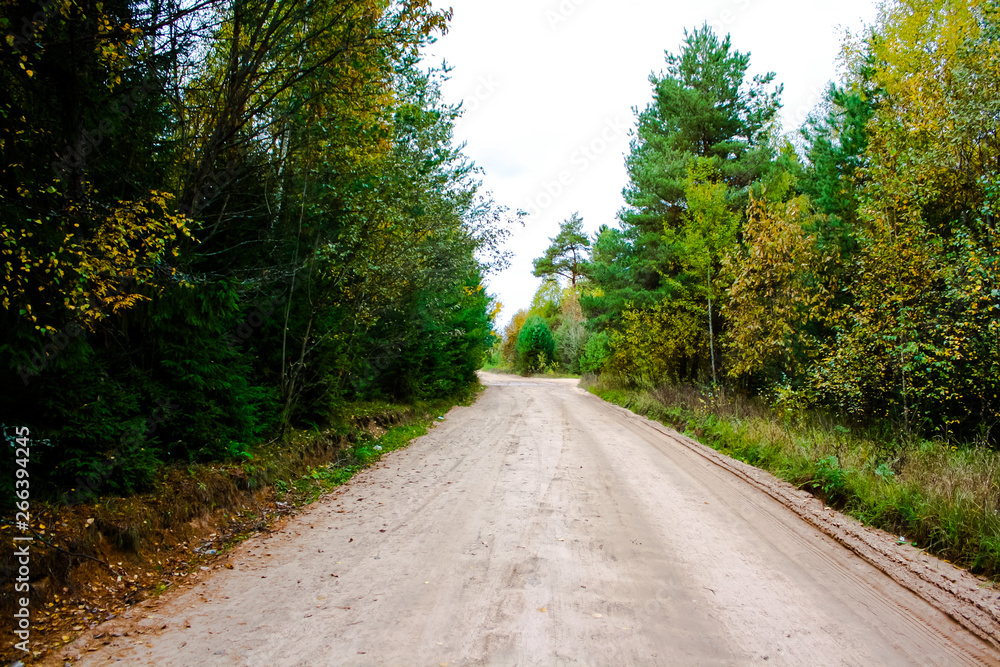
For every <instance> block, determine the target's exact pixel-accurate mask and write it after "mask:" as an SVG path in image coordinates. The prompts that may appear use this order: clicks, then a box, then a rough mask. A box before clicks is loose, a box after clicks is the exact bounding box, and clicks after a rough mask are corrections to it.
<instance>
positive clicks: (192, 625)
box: [81, 374, 997, 666]
mask: <svg viewBox="0 0 1000 667" xmlns="http://www.w3.org/2000/svg"><path fill="white" fill-rule="evenodd" d="M483 377H484V381H485V382H486V383H487V384H489V385H490V387H489V388H488V390H487V391H486V392H485V393H484V394H483V396H482V397H481V398H480V399H479V401H478V402H477V403H476V404H475V405H474V406H472V407H468V408H458V409H456V410H454V411H452V412H451V413H449V415H448V418H447V419H446V420H445V421H444V422H440V423H439V424H438V426H437V427H436V428H435V429H433V430H432V431H431V433H430V434H428V435H427V436H425V437H424V438H422V439H420V440H418V441H416V442H415V443H414V444H413V445H411V446H410V447H409V448H408V449H406V450H403V451H399V452H395V453H393V454H391V455H390V456H387V457H386V458H385V459H384V460H383V462H382V463H380V464H379V465H378V466H377V467H375V468H373V469H371V470H368V471H366V472H364V473H362V474H361V475H360V476H359V477H357V478H356V479H355V481H354V482H352V483H351V484H350V485H349V486H347V487H344V488H343V489H342V490H341V491H340V492H338V493H337V494H335V495H333V496H331V497H329V498H327V499H326V500H324V501H322V502H320V503H318V504H316V505H314V506H312V507H311V508H309V509H307V510H306V511H304V512H303V513H302V514H300V515H299V516H297V517H295V518H294V519H292V520H291V521H290V522H289V523H288V524H287V525H286V526H285V528H284V529H283V530H282V531H280V532H279V533H276V534H274V535H271V536H267V537H262V538H256V539H253V540H250V541H248V542H247V543H245V544H244V545H242V546H241V547H239V548H238V549H237V550H236V551H235V552H234V553H233V555H232V560H231V562H232V563H233V564H234V566H235V568H234V569H233V570H224V569H220V570H218V571H215V572H212V573H210V574H209V575H207V576H205V577H204V578H203V580H201V581H200V582H196V583H195V584H194V585H193V586H190V587H188V588H185V589H183V590H179V591H176V592H175V593H173V594H168V595H166V596H164V597H162V598H161V599H160V600H158V601H157V602H155V603H154V604H151V605H147V606H145V607H144V608H142V609H141V610H137V621H138V618H139V617H140V616H141V617H143V620H141V621H139V622H138V627H137V626H136V625H134V624H133V625H132V626H131V628H130V631H129V635H128V636H119V637H113V636H112V635H111V634H108V635H107V636H105V637H104V638H103V639H101V640H98V641H95V642H92V643H91V644H90V646H89V649H90V650H89V651H88V647H87V646H83V647H81V653H82V655H83V659H82V663H83V664H88V665H93V664H114V663H115V662H116V661H120V662H118V664H127V665H146V664H149V665H185V666H186V665H202V664H209V665H267V666H272V665H330V664H350V665H355V664H357V665H432V666H434V665H444V664H447V665H479V664H488V665H556V664H566V665H569V664H579V665H611V664H614V665H675V664H676V665H691V664H703V665H704V664H740V665H742V664H769V665H772V664H783V665H841V664H843V665H881V664H938V665H957V664H977V663H979V664H996V663H997V654H996V653H994V652H993V649H992V648H990V647H989V646H988V645H987V644H986V643H985V642H983V641H981V640H980V639H978V638H977V637H976V636H975V635H973V634H972V633H970V632H968V631H966V630H964V629H963V628H962V627H960V626H959V625H958V624H957V623H956V622H954V621H952V620H951V619H950V618H949V617H948V616H947V615H945V614H944V613H942V612H941V611H939V610H938V608H936V607H935V606H932V605H931V604H928V603H927V602H925V601H924V600H923V599H922V598H921V597H918V596H917V595H915V594H913V593H912V592H910V591H909V590H907V589H906V588H904V587H902V586H900V585H899V584H897V583H895V582H894V581H893V580H892V579H890V577H888V576H886V575H885V574H884V573H882V572H881V571H879V570H878V569H876V568H874V567H873V566H872V565H870V564H869V563H868V562H867V561H866V560H864V559H863V558H860V557H858V556H856V555H855V554H853V553H852V552H851V551H849V550H848V549H846V548H844V547H843V546H841V545H840V544H839V543H838V542H837V541H835V540H834V539H831V538H830V537H828V536H827V535H826V534H824V533H822V532H820V531H818V530H817V529H815V528H813V527H812V526H810V525H809V524H807V523H806V522H805V521H803V520H802V519H801V518H800V517H799V516H798V515H797V514H795V513H793V512H792V511H789V510H788V509H787V508H786V507H784V506H783V505H782V504H780V503H779V502H777V501H776V500H774V499H773V498H772V497H771V495H768V494H766V493H764V492H762V491H761V490H760V489H759V488H757V487H755V486H754V485H753V484H751V483H749V482H748V481H747V480H745V479H742V478H741V477H740V476H738V475H735V474H733V472H731V471H729V470H726V469H724V468H722V467H720V466H719V465H717V464H716V463H713V461H712V460H710V459H709V458H706V456H705V455H702V454H699V453H698V451H696V446H692V445H690V444H684V443H683V442H682V441H681V440H680V439H676V438H672V437H671V436H670V435H669V433H668V432H666V430H665V429H663V428H662V427H654V426H653V425H651V424H650V423H649V422H647V421H645V420H643V419H640V418H638V417H635V416H633V415H631V414H630V413H626V412H625V411H623V410H621V409H619V408H616V407H614V406H610V405H608V404H605V403H603V402H601V401H600V400H598V399H597V398H595V397H593V396H590V395H588V394H586V393H585V392H583V391H582V390H580V389H578V388H576V386H575V384H576V383H575V382H573V381H559V380H555V381H553V380H549V381H542V380H522V379H520V378H512V377H506V376H496V375H485V374H484V376H483ZM801 502H808V501H806V500H802V501H801ZM819 508H820V510H822V505H819ZM831 514H832V513H831ZM928 563H929V562H928ZM926 566H927V567H930V568H938V569H940V568H941V567H950V566H947V565H945V564H940V563H936V564H935V563H929V564H927V565H926ZM936 571H938V570H935V572H936ZM955 572H957V570H956V571H955ZM949 576H950V575H949ZM968 583H969V582H963V581H959V582H958V583H957V584H956V585H968ZM973 588H974V587H973ZM993 597H994V598H995V597H996V596H995V595H994V596H993ZM937 607H940V605H937ZM987 615H988V614H987ZM985 623H987V625H988V622H985ZM163 626H166V627H165V628H163ZM112 629H113V628H112ZM102 630H103V631H105V632H107V631H109V628H103V629H99V631H102ZM124 631H125V629H124V627H119V632H118V633H115V634H121V633H122V632H124ZM108 641H110V644H105V645H102V643H103V642H108ZM95 649H96V650H95Z"/></svg>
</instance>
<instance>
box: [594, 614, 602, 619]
mask: <svg viewBox="0 0 1000 667" xmlns="http://www.w3.org/2000/svg"><path fill="white" fill-rule="evenodd" d="M594 618H604V616H602V615H601V614H594Z"/></svg>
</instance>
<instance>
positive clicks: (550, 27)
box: [426, 0, 876, 326]
mask: <svg viewBox="0 0 1000 667" xmlns="http://www.w3.org/2000/svg"><path fill="white" fill-rule="evenodd" d="M437 3H438V5H439V6H442V7H445V6H450V7H452V8H453V9H454V12H455V16H454V19H453V21H452V23H451V29H450V31H449V33H448V34H447V35H446V36H444V37H442V38H441V39H440V40H439V41H438V42H437V44H435V45H433V46H432V47H430V48H429V49H428V50H427V52H426V54H427V58H428V63H429V64H431V63H440V62H441V60H446V61H447V62H448V64H449V65H451V66H452V67H453V68H454V71H453V72H452V74H451V80H450V81H449V82H448V83H447V84H446V86H445V94H446V96H447V98H448V99H449V100H452V101H458V100H464V101H465V109H466V113H465V116H464V117H463V118H462V119H461V120H460V121H459V123H458V125H457V127H456V136H457V139H458V140H459V141H463V142H466V143H467V147H466V154H467V155H468V156H469V157H470V158H472V159H473V160H474V161H475V162H476V164H478V165H479V166H480V167H482V168H483V170H484V171H485V175H484V177H483V182H484V185H485V187H486V189H488V190H489V191H490V192H491V193H492V194H493V197H494V199H495V200H496V201H497V203H499V204H503V205H506V206H508V207H510V208H511V209H514V210H516V209H523V210H525V211H528V212H529V215H528V217H527V218H526V219H525V222H526V224H525V226H524V227H517V228H516V229H515V232H514V237H513V238H512V240H511V242H510V244H509V249H510V250H512V251H513V252H514V261H513V263H512V265H511V268H510V269H509V270H507V271H505V272H503V273H501V274H497V275H493V276H491V277H490V279H489V285H488V287H489V291H490V292H491V293H492V294H493V295H494V296H496V297H498V298H499V299H500V301H501V302H502V303H503V305H504V309H503V312H502V313H501V315H500V318H499V321H498V325H499V326H502V325H503V324H504V323H505V322H506V321H507V320H509V319H510V316H511V315H513V313H514V312H515V311H516V310H517V309H519V308H525V307H527V306H528V305H529V304H530V303H531V297H532V295H533V294H534V292H535V289H536V288H537V286H538V284H539V282H540V281H539V280H538V279H537V278H534V277H533V276H532V275H531V270H532V267H531V260H532V259H533V258H535V257H538V256H540V255H541V254H542V253H543V252H544V251H545V248H546V247H548V245H549V237H552V236H555V235H556V234H557V233H558V229H559V223H560V222H561V221H563V220H564V219H566V218H567V217H569V216H570V215H571V214H572V213H573V212H574V211H579V212H580V215H581V216H582V217H583V220H584V228H585V229H586V230H587V231H588V232H589V233H593V232H594V231H595V230H597V228H598V227H600V226H601V225H602V224H609V225H611V224H615V222H616V220H617V217H616V214H617V212H618V211H619V210H620V209H621V208H622V206H624V200H623V199H622V195H621V192H622V188H623V187H625V184H626V182H627V177H626V172H625V167H624V156H625V154H626V153H627V152H628V138H629V136H628V135H629V131H630V130H631V128H632V127H633V126H634V119H635V116H634V113H633V111H632V109H633V107H636V106H638V107H640V108H644V107H645V106H646V104H647V103H648V102H649V101H650V100H651V99H652V90H651V88H650V84H649V74H650V73H651V72H653V71H656V72H657V73H659V72H660V71H662V69H663V67H664V51H665V50H669V51H671V52H674V53H676V52H678V51H679V45H680V43H681V40H682V39H683V37H684V29H685V28H687V29H689V30H690V29H691V28H694V27H696V26H700V25H702V23H704V22H706V21H707V22H708V24H709V25H711V26H713V27H714V28H715V29H716V32H719V33H720V34H725V33H730V34H731V35H732V41H733V45H734V47H735V48H736V49H738V50H740V51H743V52H747V51H749V52H750V54H751V59H750V68H751V73H763V72H767V71H774V72H776V73H777V79H776V81H777V82H779V83H783V84H784V86H785V92H784V95H783V102H784V109H783V110H782V121H783V125H784V129H785V131H790V130H793V129H796V128H798V127H799V125H801V123H802V121H803V120H804V119H805V117H806V115H807V114H808V113H809V112H810V111H811V110H812V108H813V107H814V106H815V105H816V104H817V102H819V100H820V97H821V94H822V90H823V88H824V87H825V85H826V83H827V82H828V81H830V80H833V79H835V78H837V77H838V76H839V71H840V70H839V63H838V55H839V52H840V44H841V37H842V34H843V30H844V29H845V28H847V29H852V30H856V29H857V28H859V27H861V26H862V25H863V24H864V23H871V22H872V21H873V20H874V18H875V14H876V2H875V0H839V1H837V2H830V1H829V0H799V1H797V2H796V1H793V0H709V1H699V0H694V1H691V0H688V1H686V2H678V1H676V0H659V1H657V0H562V1H560V0H505V1H503V2H486V1H484V0H437Z"/></svg>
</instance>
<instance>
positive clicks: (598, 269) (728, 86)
mask: <svg viewBox="0 0 1000 667" xmlns="http://www.w3.org/2000/svg"><path fill="white" fill-rule="evenodd" d="M666 65H667V67H666V71H664V72H663V73H661V74H652V75H651V76H650V79H649V80H650V83H651V85H652V88H653V95H652V97H653V99H652V100H651V101H650V102H649V104H648V105H647V106H646V108H645V109H644V110H642V111H641V112H639V111H637V122H636V129H635V134H634V136H633V138H632V141H631V150H630V154H629V156H628V157H627V159H626V166H627V169H628V174H629V183H628V185H627V187H626V188H625V191H624V195H625V201H626V203H627V204H628V206H627V207H626V208H625V209H623V210H622V212H621V213H620V214H619V217H620V220H621V227H622V229H621V231H618V230H610V229H609V230H602V232H601V233H600V235H599V236H598V239H597V241H596V242H595V246H594V258H593V262H592V269H591V274H592V276H593V278H592V282H593V284H594V288H595V289H594V290H593V291H592V292H591V294H588V295H586V296H585V297H584V299H583V304H584V307H585V309H586V310H587V313H588V316H590V317H592V318H593V319H594V322H593V329H594V330H603V329H606V328H610V329H611V330H612V332H613V333H614V335H612V336H611V338H610V340H611V342H612V343H613V345H617V348H616V349H617V352H616V353H615V355H614V356H613V357H612V360H611V362H610V367H611V368H612V369H617V370H618V371H619V372H621V373H624V374H626V375H629V376H634V377H642V378H644V379H646V380H652V381H656V380H658V379H659V378H657V377H655V375H656V373H664V374H665V377H671V378H675V379H679V380H684V381H698V380H703V379H706V378H709V379H710V378H712V377H714V375H715V371H716V367H717V366H718V364H717V363H716V361H715V359H714V357H715V341H714V338H715V335H716V334H717V333H719V332H720V331H721V330H724V327H725V321H724V318H723V317H722V314H723V313H724V310H723V309H722V308H720V306H724V295H725V293H726V291H727V287H728V286H727V285H726V284H725V283H724V281H723V279H722V276H720V269H721V265H722V259H723V257H724V256H725V255H726V254H727V253H728V252H729V251H730V250H731V247H732V246H733V244H735V243H736V242H737V239H738V238H739V232H740V227H741V225H742V222H743V218H744V209H745V206H746V202H747V198H748V195H749V192H750V186H751V184H753V183H755V182H757V181H759V180H761V179H763V178H765V177H767V176H768V175H769V173H770V172H771V171H772V161H773V156H774V153H775V151H774V147H773V145H772V141H771V137H772V134H773V129H774V123H775V120H776V116H777V112H778V109H779V108H780V95H781V90H782V89H781V86H773V87H772V83H773V81H774V77H775V75H774V73H773V72H770V73H767V74H764V75H758V76H754V77H752V78H751V77H749V76H748V74H747V71H748V69H749V66H750V55H749V54H745V53H740V52H739V51H736V50H734V49H733V48H732V44H731V41H730V39H729V37H728V36H726V37H725V38H720V37H719V36H717V35H716V34H715V33H714V32H713V31H712V29H711V28H709V27H708V26H707V25H705V26H703V27H701V28H698V29H695V30H694V31H692V32H685V38H684V42H683V43H682V45H681V49H680V52H679V53H678V54H672V53H670V52H667V53H666ZM720 302H721V303H720ZM672 319H675V320H676V321H673V322H672V321H671V320H672ZM698 321H700V322H702V323H703V327H700V328H699V327H696V326H694V325H695V323H696V322H698ZM685 336H694V337H695V339H694V340H682V338H683V337H685ZM625 349H627V350H628V352H627V353H624V352H622V350H625ZM665 354H675V355H677V356H676V357H675V358H667V357H665V356H664V355H665ZM629 355H639V356H640V357H643V358H644V359H645V360H647V361H649V362H650V363H648V364H644V362H641V361H640V360H630V359H628V358H627V357H628V356H629ZM637 364H638V365H639V366H642V367H641V368H639V366H637Z"/></svg>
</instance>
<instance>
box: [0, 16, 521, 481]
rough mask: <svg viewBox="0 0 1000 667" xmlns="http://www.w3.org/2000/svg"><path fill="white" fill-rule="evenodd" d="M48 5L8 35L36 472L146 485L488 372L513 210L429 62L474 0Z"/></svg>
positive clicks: (10, 171) (19, 332)
mask: <svg viewBox="0 0 1000 667" xmlns="http://www.w3.org/2000/svg"><path fill="white" fill-rule="evenodd" d="M34 9H35V8H30V11H29V8H28V6H27V5H25V4H24V3H7V4H6V5H4V7H3V9H2V10H0V12H2V13H0V17H2V18H4V19H5V20H6V21H7V23H6V25H14V23H17V24H18V30H20V29H21V26H20V23H19V19H20V18H21V16H25V15H27V16H30V15H31V14H32V13H33V12H34ZM43 13H45V16H44V17H41V22H40V23H39V24H38V25H37V26H35V28H36V30H35V31H34V34H33V35H32V38H31V39H29V40H24V39H21V37H19V36H18V35H15V34H13V33H12V34H11V35H6V33H4V36H5V37H7V38H8V39H6V44H5V49H6V50H5V51H3V53H0V80H2V81H3V90H4V91H5V94H4V95H3V96H0V98H2V99H0V153H2V156H3V159H2V163H0V193H2V197H3V200H4V203H5V206H4V207H3V208H2V210H0V257H3V259H2V260H0V273H2V274H3V280H2V281H0V282H2V286H0V289H2V292H0V298H2V301H3V310H2V311H0V317H2V318H3V327H0V374H2V379H0V386H2V387H3V389H2V390H0V422H3V423H5V424H13V423H15V422H16V423H18V424H25V425H28V426H30V427H31V428H32V432H33V433H36V434H37V435H38V437H39V439H44V440H45V441H47V442H48V443H49V444H48V445H47V446H45V447H40V448H39V450H38V457H39V461H38V465H39V467H38V469H37V472H35V473H33V478H32V479H33V485H32V489H33V493H37V494H38V497H42V495H43V494H45V493H48V494H50V495H53V496H62V494H63V493H64V492H69V490H70V489H76V491H73V492H71V493H70V494H69V495H67V496H65V497H66V499H67V500H70V501H72V500H79V499H83V498H85V497H87V496H88V495H94V494H105V493H115V492H121V493H128V492H133V491H137V490H140V489H142V488H144V487H145V486H148V484H149V483H150V481H151V480H153V479H154V477H155V475H156V474H157V472H158V471H159V470H160V469H161V468H162V467H164V466H169V465H172V464H177V463H180V462H188V461H192V460H243V459H246V458H247V456H249V455H250V454H249V452H250V451H251V450H252V448H253V446H254V444H255V443H258V442H260V441H262V440H263V439H265V438H266V439H271V438H273V437H275V436H278V435H280V434H281V433H282V432H283V431H287V430H288V429H290V428H293V427H294V426H295V425H297V424H302V423H317V424H322V423H324V422H327V421H329V420H330V419H332V418H333V416H332V415H333V414H334V413H335V412H336V410H337V409H338V408H339V407H341V406H342V405H343V404H344V403H345V402H346V401H350V400H353V399H367V398H389V399H394V400H395V399H398V400H417V399H420V398H422V397H439V396H445V395H455V394H460V393H462V392H464V391H465V389H466V388H467V387H468V386H469V385H470V384H472V383H475V381H476V378H475V370H476V369H477V368H478V367H479V365H480V364H481V362H482V359H483V356H484V352H485V350H486V349H487V348H488V347H489V346H490V345H492V343H493V336H494V335H493V331H492V329H493V317H494V316H495V313H496V307H495V304H494V303H493V302H492V300H491V299H490V297H489V295H487V294H486V292H485V290H484V288H483V281H484V276H485V275H486V273H487V272H488V271H491V270H494V269H498V268H502V267H503V266H504V263H505V261H506V256H505V254H504V253H503V252H502V251H501V250H500V246H501V244H502V242H503V240H504V238H505V235H506V231H505V224H506V222H507V217H508V216H507V213H506V212H505V210H504V209H502V208H500V207H498V206H496V205H495V204H494V203H493V202H492V201H491V200H490V199H489V198H488V197H484V196H482V195H481V193H480V190H479V182H478V177H477V175H476V171H477V170H476V168H475V166H474V165H473V164H471V163H470V162H469V160H468V159H467V158H466V157H465V155H463V153H462V152H461V149H460V148H459V147H458V146H457V145H456V144H455V142H454V140H453V136H452V134H453V126H454V122H455V120H456V118H457V117H458V114H459V111H458V108H457V107H455V106H452V105H449V104H446V103H445V102H443V100H442V96H441V91H440V86H441V82H442V81H443V79H444V77H445V75H446V73H445V72H444V71H441V70H425V69H423V68H422V66H421V65H420V64H419V58H420V49H421V47H422V46H423V45H424V44H426V43H428V41H429V40H431V39H433V37H434V35H435V34H436V33H438V32H440V31H442V30H443V29H444V28H445V27H446V23H447V20H448V18H449V17H450V14H449V12H446V11H438V10H435V9H433V8H432V7H430V5H429V3H427V2H424V1H423V0H416V1H413V2H404V3H388V4H387V3H380V2H373V1H370V0H363V1H362V2H355V1H353V0H350V1H347V0H331V2H325V3H318V4H317V3H310V2H305V1H304V0H291V1H290V2H288V3H284V4H283V5H282V6H281V7H280V8H279V7H272V6H270V5H267V4H259V3H258V4H253V3H251V4H249V5H240V6H236V5H231V4H230V5H227V4H225V3H218V2H210V3H209V4H208V5H206V6H205V7H204V8H203V9H202V10H201V11H200V12H195V14H193V15H192V14H190V9H189V8H181V7H179V6H171V7H153V6H152V5H140V4H135V3H127V2H110V3H109V2H104V3H94V2H91V1H90V0H85V1H84V2H81V3H76V4H73V5H72V6H70V5H66V6H65V7H62V8H59V7H55V6H53V7H52V8H50V9H47V10H43ZM204 21H210V24H206V23H204ZM170 72H184V75H183V76H181V77H179V78H178V77H174V76H170V75H168V73H170ZM41 471H45V472H41ZM36 482H37V485H36Z"/></svg>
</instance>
